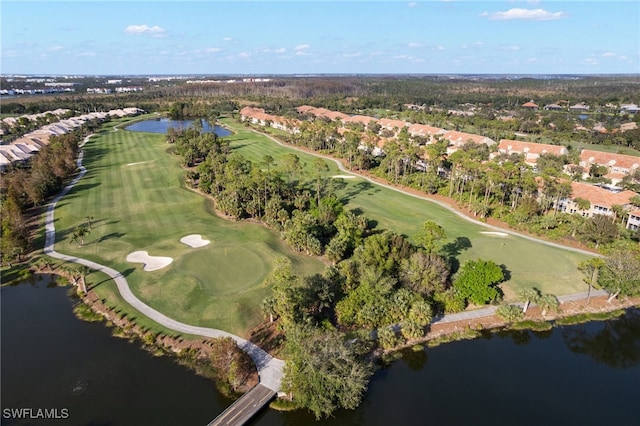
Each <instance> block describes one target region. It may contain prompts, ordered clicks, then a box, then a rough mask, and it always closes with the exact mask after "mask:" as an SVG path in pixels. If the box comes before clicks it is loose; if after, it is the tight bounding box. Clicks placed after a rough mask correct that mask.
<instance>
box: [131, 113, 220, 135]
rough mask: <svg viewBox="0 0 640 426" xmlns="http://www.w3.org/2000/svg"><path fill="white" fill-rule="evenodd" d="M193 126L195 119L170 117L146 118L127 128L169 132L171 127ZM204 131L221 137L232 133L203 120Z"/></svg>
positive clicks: (133, 130) (151, 131) (150, 131)
mask: <svg viewBox="0 0 640 426" xmlns="http://www.w3.org/2000/svg"><path fill="white" fill-rule="evenodd" d="M192 126H193V120H170V119H168V118H156V119H152V120H144V121H139V122H137V123H134V124H132V125H130V126H127V127H125V129H126V130H130V131H132V132H148V133H167V130H169V128H174V129H186V128H188V127H192ZM202 131H203V132H205V133H211V132H213V133H215V134H216V135H218V136H220V137H225V136H229V135H231V132H230V131H229V130H227V129H225V128H224V127H220V126H213V127H211V126H210V125H209V123H208V122H207V121H205V120H202Z"/></svg>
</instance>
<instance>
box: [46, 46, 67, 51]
mask: <svg viewBox="0 0 640 426" xmlns="http://www.w3.org/2000/svg"><path fill="white" fill-rule="evenodd" d="M62 49H64V47H63V46H51V47H50V48H49V49H47V50H48V51H49V52H59V51H61V50H62Z"/></svg>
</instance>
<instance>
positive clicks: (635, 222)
mask: <svg viewBox="0 0 640 426" xmlns="http://www.w3.org/2000/svg"><path fill="white" fill-rule="evenodd" d="M627 229H631V230H632V231H637V230H638V229H640V210H634V211H632V212H630V213H629V218H628V219H627Z"/></svg>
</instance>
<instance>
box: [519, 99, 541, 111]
mask: <svg viewBox="0 0 640 426" xmlns="http://www.w3.org/2000/svg"><path fill="white" fill-rule="evenodd" d="M522 108H528V109H532V110H534V111H536V110H537V109H538V105H537V104H535V103H533V101H529V102H526V103H524V104H522Z"/></svg>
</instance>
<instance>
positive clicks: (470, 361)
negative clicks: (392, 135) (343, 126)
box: [0, 276, 640, 426]
mask: <svg viewBox="0 0 640 426" xmlns="http://www.w3.org/2000/svg"><path fill="white" fill-rule="evenodd" d="M49 283H50V277H49V276H43V277H40V278H39V279H35V278H34V279H32V280H28V281H26V282H24V283H22V284H21V285H19V286H15V287H5V288H2V289H1V290H0V291H1V303H2V305H1V313H2V348H1V349H2V353H1V360H2V394H1V395H2V408H17V407H31V408H67V409H68V410H69V414H70V417H69V419H67V420H64V421H63V420H58V421H56V422H52V421H33V422H32V423H30V424H34V425H40V424H42V425H45V424H61V425H67V424H70V425H86V424H92V425H102V424H109V425H151V424H153V425H205V424H207V422H209V421H210V420H212V419H213V418H214V417H215V416H216V415H218V414H219V413H220V412H222V410H223V409H224V408H225V407H226V406H228V405H229V404H230V403H231V401H229V400H227V399H226V398H224V397H222V396H221V395H220V394H219V393H218V392H217V391H216V390H215V388H214V384H213V383H212V382H211V381H210V380H207V379H204V378H201V377H198V376H196V375H195V374H193V373H192V372H191V371H189V370H188V369H186V368H184V367H181V366H179V365H177V364H175V363H174V362H173V361H172V360H171V359H169V358H166V357H161V358H156V357H153V356H151V355H150V354H149V353H147V352H145V351H143V350H141V349H139V348H138V345H137V344H131V343H128V342H127V341H126V340H122V339H118V338H114V337H112V336H111V335H110V329H108V328H106V327H105V326H104V325H103V324H96V323H85V322H83V321H80V320H78V319H76V318H75V317H74V315H73V314H72V312H71V308H72V304H73V301H72V300H71V298H70V297H69V296H68V295H67V289H66V288H60V287H53V288H50V287H48V285H49ZM406 353H407V356H406V357H405V358H403V359H401V360H398V361H395V362H393V363H392V364H391V365H390V366H389V367H387V368H384V369H381V370H379V371H377V372H376V373H375V375H374V377H373V380H372V382H371V384H370V387H369V391H368V393H367V395H366V398H365V400H364V402H363V404H362V405H361V406H360V407H359V408H358V409H357V410H354V411H341V412H338V413H337V414H336V415H335V417H333V418H331V419H328V420H323V421H320V422H317V423H315V420H314V418H313V416H312V415H310V414H308V413H304V412H295V413H279V412H276V411H272V410H266V411H264V412H263V413H262V414H260V415H259V416H258V417H257V418H256V419H255V420H254V421H253V423H252V424H254V425H261V426H262V425H265V426H266V425H269V426H271V425H291V426H294V425H309V424H312V423H313V424H318V425H423V424H425V425H469V424H473V425H491V426H495V425H514V424H517V425H545V426H546V425H637V424H639V423H640V422H639V419H640V404H638V401H639V398H640V310H630V311H628V314H627V315H626V316H624V317H622V318H619V319H616V320H610V321H606V322H598V323H590V324H584V325H577V326H567V327H560V328H556V329H554V330H553V331H551V332H546V333H541V334H534V333H531V332H521V333H509V334H501V335H498V334H489V335H487V336H486V337H485V338H481V339H476V340H471V341H461V342H454V343H449V344H446V345H442V346H440V347H437V348H432V349H427V350H426V351H424V350H421V351H418V352H412V351H408V352H406ZM2 424H27V423H19V422H14V423H11V422H8V421H7V419H3V421H2Z"/></svg>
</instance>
